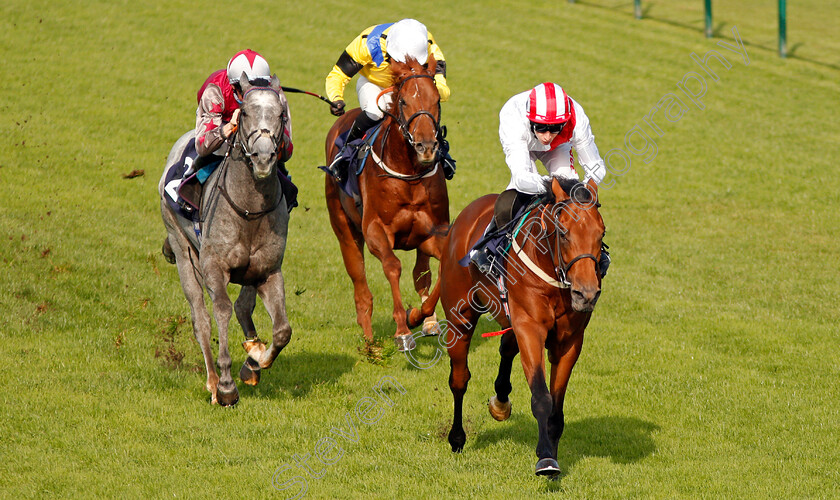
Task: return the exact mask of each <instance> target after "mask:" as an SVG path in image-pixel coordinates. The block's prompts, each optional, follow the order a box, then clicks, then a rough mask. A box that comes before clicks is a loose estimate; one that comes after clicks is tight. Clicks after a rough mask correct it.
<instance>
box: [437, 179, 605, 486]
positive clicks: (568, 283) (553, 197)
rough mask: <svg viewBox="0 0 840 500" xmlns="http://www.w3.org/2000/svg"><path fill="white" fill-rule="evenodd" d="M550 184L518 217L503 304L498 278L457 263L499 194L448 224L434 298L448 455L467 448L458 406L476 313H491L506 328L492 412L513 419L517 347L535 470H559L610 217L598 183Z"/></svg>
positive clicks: (478, 233) (490, 214)
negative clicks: (444, 372)
mask: <svg viewBox="0 0 840 500" xmlns="http://www.w3.org/2000/svg"><path fill="white" fill-rule="evenodd" d="M547 188H548V189H547V193H546V194H545V195H544V196H543V197H542V199H540V200H539V203H538V204H536V203H535V204H533V207H532V209H531V210H530V212H528V213H527V214H526V215H525V216H524V217H523V218H522V219H521V222H519V223H518V227H519V229H518V231H517V232H516V233H514V236H513V238H512V240H511V241H510V250H509V251H508V253H507V256H506V258H505V261H504V264H503V265H500V266H499V268H498V269H499V270H502V269H503V271H504V273H503V274H504V276H505V281H506V295H507V298H506V301H505V299H504V297H502V296H501V294H500V292H499V287H498V286H496V282H495V281H494V280H492V279H490V278H488V276H486V275H484V274H482V273H481V272H479V271H478V269H477V268H476V267H475V265H474V264H470V265H469V266H468V267H464V266H462V265H461V264H459V260H460V259H462V258H463V257H464V256H465V255H467V254H468V253H469V251H470V249H471V248H472V246H473V245H474V244H475V243H476V242H477V240H479V239H480V238H481V237H482V235H483V232H484V229H485V228H486V227H487V225H488V223H489V222H490V220H491V218H492V217H493V211H494V204H495V202H496V199H497V197H498V196H497V195H487V196H484V197H482V198H479V199H478V200H476V201H474V202H472V203H471V204H470V205H468V206H467V207H466V208H465V209H464V210H463V211H462V212H461V214H460V215H459V216H458V217H457V219H456V220H455V222H454V223H453V224H452V227H451V229H450V231H449V235H448V238H447V240H446V246H445V248H444V251H443V255H442V258H441V270H440V278H441V281H440V283H441V286H440V289H438V288H437V287H436V289H435V290H434V291H433V292H432V296H431V297H430V299H429V301H430V302H431V301H437V299H438V297H440V300H441V304H442V305H443V308H444V310H445V312H446V320H447V321H446V324H445V325H442V329H443V333H442V334H441V335H444V336H445V337H444V338H442V339H441V340H445V344H446V347H447V349H448V353H449V358H450V366H451V370H450V375H449V387H450V389H451V390H452V395H453V397H454V417H453V420H452V429H451V430H450V432H449V444H450V445H451V447H452V451H453V452H460V451H462V450H463V448H464V444H465V443H466V434H465V433H464V427H463V424H462V419H463V415H462V410H463V400H464V393H465V392H466V390H467V382H468V381H469V380H470V370H469V367H468V365H467V356H468V354H469V346H470V340H471V339H472V335H473V332H474V331H475V328H476V324H477V322H478V318H479V316H481V315H482V314H484V313H490V314H491V315H493V316H494V318H495V319H496V321H497V322H498V323H499V324H500V325H501V326H502V328H503V329H506V330H507V332H506V333H504V334H503V335H502V338H501V346H500V347H499V354H500V355H501V362H500V364H499V372H498V376H497V377H496V381H495V390H496V394H495V395H494V396H493V397H492V398H491V399H490V402H489V410H490V414H491V415H492V416H493V418H495V419H496V420H499V421H502V420H506V419H507V418H508V417H509V416H510V411H511V403H510V400H509V398H508V396H509V395H510V392H511V390H512V388H511V384H510V373H511V367H512V363H513V359H514V357H515V356H516V355H517V354H518V353H521V356H520V359H521V362H522V368H523V370H524V372H525V379H526V380H527V382H528V386H529V387H530V389H531V411H532V412H533V415H534V418H535V419H536V420H537V424H538V427H539V439H538V442H537V448H536V454H537V459H538V461H537V464H536V474H537V475H542V476H553V475H556V474H558V473H559V472H560V470H559V466H558V464H557V445H558V441H559V439H560V436H561V434H562V433H563V427H564V420H563V399H564V397H565V394H566V387H567V385H568V383H569V377H570V376H571V374H572V368H573V367H574V365H575V362H576V361H577V359H578V356H579V355H580V351H581V347H582V346H583V332H584V330H585V329H586V326H587V325H588V324H589V319H590V317H591V316H592V310H593V308H594V307H595V303H596V302H597V300H598V297H599V296H600V293H601V274H600V269H599V264H598V262H599V258H600V252H601V241H602V239H603V236H604V221H603V219H602V218H601V215H600V213H599V211H598V207H599V206H600V205H599V204H598V203H597V186H596V184H595V183H594V182H592V181H590V182H589V183H587V184H583V183H580V182H578V181H576V180H567V179H561V180H558V179H557V178H554V179H552V180H551V181H550V183H549V184H547ZM505 302H506V303H505ZM433 310H434V309H433V306H426V305H424V307H423V311H422V313H423V315H425V314H430V311H433ZM503 331H504V330H503ZM546 349H547V350H548V360H549V361H550V363H551V376H550V382H549V385H550V387H546V376H545V351H546Z"/></svg>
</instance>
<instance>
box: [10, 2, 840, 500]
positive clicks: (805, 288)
mask: <svg viewBox="0 0 840 500" xmlns="http://www.w3.org/2000/svg"><path fill="white" fill-rule="evenodd" d="M731 3H735V2H730V4H731ZM737 3H738V4H739V5H737V6H735V5H728V4H727V5H724V3H723V2H720V4H721V5H717V4H718V3H717V2H716V3H715V6H714V8H715V10H714V34H715V36H714V37H713V38H711V39H706V38H704V36H703V10H702V2H700V1H699V0H691V1H688V0H679V1H669V2H664V1H656V2H652V1H651V2H648V1H645V2H643V7H644V13H645V19H643V20H635V19H633V15H632V12H633V9H632V4H631V3H630V2H618V1H594V0H593V1H581V2H578V3H569V2H566V1H562V0H561V1H556V2H544V1H540V2H518V1H511V0H500V1H497V2H444V1H432V2H417V3H416V4H417V5H414V6H411V7H409V6H403V5H402V4H401V3H398V2H391V3H384V2H378V1H375V2H356V1H344V2H339V1H334V0H333V1H324V2H267V1H261V0H258V1H252V2H242V3H226V4H223V6H222V7H219V6H218V5H219V4H217V3H214V4H201V5H200V6H199V5H196V3H195V2H186V1H183V0H174V1H167V2H164V1H160V0H148V1H145V2H129V1H125V0H111V1H101V0H99V1H97V0H85V1H78V0H64V1H59V2H49V1H45V0H31V1H27V2H24V1H21V0H7V1H5V2H3V4H2V5H0V28H1V29H0V56H2V61H3V63H2V65H3V84H2V85H0V136H2V137H3V139H2V141H0V241H2V242H0V258H1V259H2V260H0V266H1V267H0V403H2V406H1V407H0V442H2V445H0V496H2V497H7V498H30V497H35V498H43V497H64V498H93V497H110V498H147V497H154V498H157V497H176V498H182V497H189V498H191V497H205V498H206V497H223V498H227V497H231V498H243V497H247V498H291V497H293V496H294V495H295V494H298V493H300V494H305V497H306V498H546V497H550V496H563V497H569V498H721V497H723V498H790V497H812V498H813V497H822V498H830V497H837V496H840V486H838V485H840V473H838V470H840V459H839V458H838V457H839V456H840V454H838V452H837V443H838V442H840V430H838V425H837V423H838V421H840V404H838V400H840V352H838V347H840V342H839V341H840V335H838V333H837V324H838V320H840V313H839V312H838V308H837V304H838V301H839V300H840V280H838V278H837V259H838V257H840V243H839V241H840V224H838V222H839V221H838V215H837V214H838V211H840V196H838V194H837V193H838V192H840V180H838V177H837V173H838V168H837V166H836V165H837V161H836V159H837V158H838V157H840V133H838V130H840V128H838V126H837V115H838V114H840V113H838V112H840V104H838V103H840V99H839V98H840V58H838V54H840V40H838V35H837V33H838V32H840V29H838V19H840V11H838V8H837V6H836V5H823V4H827V3H828V2H818V1H816V0H803V1H801V2H789V3H788V8H789V11H788V16H787V17H788V48H789V53H790V54H789V57H788V58H787V59H781V58H779V57H778V55H777V52H776V43H777V42H776V25H775V23H776V11H775V6H774V5H773V4H774V3H773V2H759V1H757V0H750V1H748V2H737ZM205 9H207V10H205ZM214 9H215V11H214ZM403 17H416V18H418V19H420V20H422V21H423V22H425V23H426V24H427V25H428V26H429V28H430V29H431V31H432V33H433V34H434V35H435V37H436V39H437V41H438V42H439V44H440V45H441V47H442V48H443V51H444V53H445V55H446V58H447V62H448V80H449V84H450V87H451V89H452V99H451V100H450V102H448V103H444V104H443V118H444V123H445V124H446V125H447V126H448V129H449V139H450V141H451V143H452V154H453V156H454V157H455V158H456V159H457V160H458V174H457V176H456V177H455V178H454V180H453V181H451V182H450V184H449V188H450V197H451V200H450V201H451V212H452V216H453V218H454V217H455V216H456V215H457V214H458V212H459V211H460V210H461V209H462V208H463V207H464V206H466V205H467V204H468V203H469V202H470V201H471V200H473V199H475V198H477V197H478V196H481V195H483V194H486V193H490V192H497V191H500V190H502V189H503V188H504V187H505V185H506V183H507V182H508V178H509V174H508V171H507V168H506V166H505V164H504V158H503V155H502V153H501V148H500V146H499V143H498V133H497V129H498V111H499V109H500V107H501V106H502V104H503V103H504V102H505V100H506V99H507V98H508V97H510V96H511V95H513V94H514V93H517V92H521V91H523V90H526V89H528V88H530V87H532V86H534V85H535V84H537V83H540V82H542V81H556V82H559V83H561V84H562V85H563V86H564V87H565V88H566V89H567V91H568V92H569V94H570V95H571V96H573V97H574V98H575V99H576V100H578V101H579V102H580V103H581V104H582V105H583V107H584V108H585V109H586V112H587V114H588V115H589V117H590V119H591V121H592V127H593V131H594V133H595V135H596V142H597V144H598V147H599V149H600V151H601V153H602V155H607V153H608V152H612V153H611V155H610V159H611V165H612V166H613V167H621V168H614V170H613V172H612V173H611V174H610V175H609V176H608V177H607V179H606V180H605V185H604V186H602V190H601V199H602V203H603V207H602V214H603V216H604V219H605V221H606V224H607V227H608V233H607V239H606V242H607V243H608V244H609V245H610V247H611V249H612V255H613V258H614V261H613V265H612V267H611V268H610V274H609V276H607V278H606V279H605V280H604V283H603V294H602V298H601V300H600V302H599V303H598V306H597V308H596V311H595V313H594V316H593V318H592V321H591V323H590V326H589V328H588V330H587V332H586V341H585V349H584V351H583V354H582V356H581V358H580V360H579V362H578V364H577V366H576V368H575V371H574V373H573V375H572V379H571V382H570V386H569V393H568V395H567V398H566V405H565V409H566V430H565V434H564V435H563V437H562V439H561V440H560V451H559V457H558V461H559V463H560V466H561V468H562V471H563V472H562V475H561V476H560V478H559V480H556V481H547V480H545V479H541V478H537V477H535V476H534V474H533V468H534V463H535V461H536V458H535V456H534V448H535V445H536V437H537V431H536V422H535V420H534V419H533V417H532V415H531V413H530V404H529V401H530V394H529V392H528V389H527V386H526V385H525V383H524V377H523V376H522V371H521V369H520V368H519V366H518V364H515V365H514V371H513V377H512V380H513V386H514V390H513V393H512V396H511V398H512V401H513V415H512V417H511V419H510V420H509V421H507V422H501V423H500V422H496V421H494V420H492V419H491V418H490V416H489V415H488V413H487V409H486V401H487V398H488V397H489V396H490V395H491V394H492V390H493V389H492V383H493V378H494V376H495V372H496V367H497V359H498V355H497V349H498V340H497V339H496V338H491V339H482V338H479V337H478V336H477V337H476V338H475V339H474V342H473V347H472V355H471V357H470V361H471V370H472V374H473V377H472V380H471V383H470V388H469V391H468V392H467V395H466V399H465V410H464V412H465V427H466V431H467V444H466V447H465V449H464V452H463V453H461V454H453V453H451V452H450V450H449V445H448V444H447V442H446V433H447V432H448V430H449V425H450V423H451V418H452V415H451V410H452V398H451V394H450V392H449V388H448V384H447V378H448V362H447V358H446V355H445V354H444V355H443V357H442V358H438V359H437V360H436V358H435V356H436V355H437V354H438V348H437V344H436V341H435V339H424V340H422V341H421V342H420V346H419V348H418V350H417V357H418V360H420V361H422V362H425V363H427V364H428V365H429V366H428V368H427V369H418V368H415V367H414V366H412V364H411V363H409V361H408V360H407V359H406V358H405V357H404V356H403V355H401V354H399V353H396V352H394V350H393V348H392V346H391V342H390V337H391V335H392V334H393V332H394V327H393V323H392V320H391V314H390V309H391V304H390V300H389V295H390V293H389V291H388V287H387V282H386V281H385V278H384V276H383V275H382V271H381V267H380V266H379V263H378V261H376V259H375V258H373V257H371V256H369V259H368V262H367V268H368V276H369V280H370V284H371V288H372V291H373V294H374V297H375V309H374V316H373V321H374V327H375V331H376V339H377V341H378V343H379V345H380V346H381V347H382V348H381V350H379V351H377V352H375V353H374V355H373V356H369V355H366V354H365V353H362V352H361V351H360V347H361V346H362V342H361V332H360V329H359V328H358V327H357V325H356V324H355V314H354V307H353V299H352V287H351V284H350V280H349V278H348V277H347V276H346V274H345V271H344V269H343V266H342V263H341V258H340V254H339V251H338V245H337V243H336V241H335V238H334V236H333V234H332V231H331V229H330V226H329V222H328V217H327V213H326V209H325V205H324V200H323V174H322V173H321V172H320V171H319V170H317V169H316V168H315V167H316V166H317V165H320V164H323V163H324V158H323V141H324V137H325V135H326V132H327V130H328V129H329V127H330V125H331V124H332V122H333V117H332V116H331V115H330V114H329V112H328V108H327V106H326V105H325V104H324V103H323V102H320V101H318V100H317V99H314V98H311V97H308V96H305V95H299V94H297V95H290V96H289V100H290V103H291V104H290V105H291V111H292V117H293V123H294V138H295V154H294V157H293V159H292V161H291V162H290V163H289V165H288V167H289V169H290V171H291V172H292V175H293V179H294V181H295V182H296V183H297V184H298V185H299V187H300V189H301V193H300V201H301V206H300V207H298V208H297V209H296V210H295V211H294V212H293V213H292V218H291V224H290V231H289V242H288V247H287V254H286V260H285V262H284V265H283V269H284V274H285V277H286V292H287V307H288V313H289V317H290V320H291V324H292V328H293V337H292V341H291V343H290V344H289V345H288V347H287V348H286V349H285V350H284V351H283V352H282V353H281V355H280V357H279V358H278V360H277V362H276V363H275V366H274V367H273V368H272V369H271V370H269V371H267V372H265V373H264V374H263V379H262V382H261V383H260V385H259V386H258V387H256V388H251V387H244V386H242V384H241V383H240V384H239V390H240V396H241V400H240V402H239V404H238V405H237V406H236V407H234V408H229V409H224V408H219V407H211V406H210V405H208V404H207V401H208V394H207V393H206V392H205V390H204V389H203V385H204V373H203V363H202V361H201V356H200V353H199V349H198V346H197V344H196V342H195V341H194V340H193V338H192V332H191V327H190V322H189V308H188V306H187V302H186V300H185V299H184V297H183V294H182V292H181V288H180V285H179V283H178V277H177V273H176V270H175V268H174V266H171V265H168V264H166V263H165V261H164V260H163V258H162V256H161V255H160V245H161V243H162V241H163V238H164V235H165V232H164V230H163V225H162V223H161V221H160V214H159V210H158V195H157V183H158V177H159V174H160V171H161V169H162V167H163V163H164V160H165V158H166V155H167V153H168V151H169V148H170V146H171V144H172V143H173V142H174V141H175V139H177V138H178V137H179V136H180V135H181V133H183V132H184V131H186V130H187V129H189V128H190V127H192V126H193V124H194V110H195V93H196V90H197V88H198V86H199V85H200V84H201V82H202V81H203V80H204V78H205V77H206V76H207V75H208V74H209V73H211V72H212V71H214V70H216V69H218V68H221V67H222V66H224V64H225V63H226V61H227V59H228V58H229V57H230V56H231V55H232V54H233V53H235V52H236V51H238V50H240V49H242V48H252V49H255V50H257V51H259V52H261V53H262V54H263V55H264V56H265V57H266V58H267V59H268V61H269V62H270V63H271V65H272V69H273V70H274V71H276V72H277V74H278V75H279V76H280V79H281V81H282V82H283V84H285V85H288V86H291V87H298V88H303V89H306V90H310V91H314V92H317V93H323V79H324V77H325V76H326V74H327V73H328V72H329V70H330V68H331V67H332V64H333V63H334V62H335V60H336V59H337V57H338V55H339V54H340V53H341V51H342V50H343V48H344V47H345V45H346V44H347V43H348V42H349V41H350V40H351V39H352V38H353V37H355V36H356V35H357V34H358V32H359V31H360V30H362V29H363V28H364V27H366V26H369V25H371V24H375V23H379V22H387V21H392V20H396V19H400V18H403ZM741 44H742V45H741ZM712 50H714V51H717V53H718V54H720V55H721V56H722V57H723V58H725V60H726V64H728V65H729V67H728V69H727V68H726V67H725V65H724V63H723V62H722V61H721V60H719V59H715V58H714V56H713V57H712V59H710V60H709V62H708V64H709V69H710V70H711V72H712V73H714V75H715V77H717V79H715V78H714V77H713V76H712V75H711V74H709V73H708V72H706V71H705V70H703V69H702V68H701V67H700V66H699V65H698V63H697V62H695V60H694V59H693V58H692V54H695V55H696V56H697V57H699V58H701V59H702V58H703V57H705V56H706V54H708V53H709V51H712ZM693 75H697V76H693ZM680 84H682V85H683V87H684V88H685V89H686V90H685V91H683V90H682V89H681V88H680V87H679V85H680ZM353 85H354V83H351V84H350V86H349V88H348V92H347V96H348V105H349V106H353V105H354V104H355V97H354V92H353V90H352V89H353V88H354V87H353ZM687 92H688V93H692V94H694V95H695V96H700V95H701V94H702V97H696V98H695V99H694V100H692V99H690V98H689V97H688V96H687V95H686V93H687ZM671 95H673V96H677V97H680V99H681V101H683V103H684V108H683V107H680V106H677V105H674V106H676V107H674V108H671V112H672V114H671V115H670V118H671V120H668V116H664V113H665V111H664V110H660V111H659V113H658V114H656V115H655V118H653V123H654V125H655V126H656V127H658V130H655V129H654V128H653V126H652V125H651V124H650V123H649V121H648V120H646V117H648V115H649V113H650V111H651V109H652V108H654V107H657V106H658V105H661V104H663V103H668V102H671V103H672V104H673V103H674V102H675V101H674V100H673V99H672V98H670V96H671ZM669 99H671V100H670V101H669ZM666 108H667V106H666ZM701 108H702V109H701ZM648 118H649V119H650V117H648ZM622 154H623V155H624V156H622ZM622 158H626V159H627V160H628V161H626V162H624V163H622ZM622 165H623V166H622ZM134 170H142V171H143V175H139V176H133V177H132V176H130V175H128V174H130V173H131V172H132V171H134ZM619 174H621V175H619ZM135 175H136V174H135ZM124 176H126V177H124ZM401 257H404V259H403V262H404V268H405V269H406V272H405V273H404V276H403V281H402V285H403V286H402V288H403V293H404V296H405V297H406V300H407V302H409V303H415V304H416V302H417V299H416V298H415V296H414V295H413V289H412V287H411V284H410V272H409V271H410V266H411V265H413V256H412V255H409V254H401ZM434 269H435V272H436V265H435V266H434ZM230 290H231V292H233V293H235V292H236V290H237V287H235V286H231V287H230ZM439 313H442V311H440V310H439ZM256 323H257V327H258V330H259V331H260V332H261V334H262V336H263V338H267V337H268V334H267V332H268V331H269V329H270V323H269V320H268V317H267V315H266V313H265V311H264V310H263V309H262V306H261V305H259V304H258V307H257V312H256ZM494 329H496V325H495V324H494V323H492V322H491V321H489V320H482V321H481V323H480V324H479V330H478V331H479V332H486V331H490V330H494ZM231 332H232V334H231V339H232V341H231V351H232V353H233V358H234V367H235V368H238V366H239V364H240V363H241V362H242V361H243V360H244V358H245V353H244V351H243V350H242V349H240V348H239V347H238V345H237V344H238V343H239V342H240V341H241V339H242V334H241V331H240V330H239V327H238V326H237V325H233V326H232V328H231ZM380 384H385V385H387V386H388V387H391V388H390V389H389V390H386V391H383V393H384V394H386V395H387V396H388V398H390V399H389V401H391V402H392V403H393V404H392V405H387V404H384V403H380V404H381V405H382V406H380V407H379V408H380V409H379V410H378V413H377V412H374V413H371V414H368V415H367V416H368V420H367V421H362V420H360V419H359V417H358V416H357V414H356V408H357V405H360V407H364V405H365V404H367V403H369V402H370V400H369V399H366V398H376V399H375V400H378V401H386V400H384V399H382V396H381V395H379V394H378V393H377V392H376V387H378V386H379V385H380ZM374 417H375V418H374ZM329 438H334V441H330V439H329ZM332 443H336V444H337V446H339V447H340V448H332V449H330V448H329V446H330V445H332ZM316 455H321V457H322V458H323V459H324V460H326V462H327V463H326V464H325V463H323V462H321V461H319V460H318V458H316ZM283 488H286V489H283ZM281 490H282V491H281Z"/></svg>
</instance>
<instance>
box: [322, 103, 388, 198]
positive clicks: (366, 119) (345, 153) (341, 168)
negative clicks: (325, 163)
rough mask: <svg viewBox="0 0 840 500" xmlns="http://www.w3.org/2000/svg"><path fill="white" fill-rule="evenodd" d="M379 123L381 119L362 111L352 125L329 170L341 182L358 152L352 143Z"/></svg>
mask: <svg viewBox="0 0 840 500" xmlns="http://www.w3.org/2000/svg"><path fill="white" fill-rule="evenodd" d="M377 123H379V120H376V119H374V118H371V117H370V116H369V115H368V114H367V113H365V112H364V111H362V112H361V113H359V116H357V117H356V120H355V121H354V122H353V125H351V126H350V132H349V133H348V134H347V140H346V141H344V146H343V147H342V148H341V149H340V150H339V151H338V154H336V155H335V158H334V159H333V161H332V163H330V166H329V167H328V168H329V171H330V174H332V176H333V177H335V178H336V180H338V181H339V182H341V181H343V180H344V178H345V176H346V174H347V166H348V165H349V164H350V159H351V158H352V157H353V155H355V154H356V148H355V147H354V146H351V145H350V143H351V142H353V141H355V140H357V139H361V138H362V137H364V135H365V132H367V131H368V130H369V129H370V128H371V127H373V126H374V125H376V124H377Z"/></svg>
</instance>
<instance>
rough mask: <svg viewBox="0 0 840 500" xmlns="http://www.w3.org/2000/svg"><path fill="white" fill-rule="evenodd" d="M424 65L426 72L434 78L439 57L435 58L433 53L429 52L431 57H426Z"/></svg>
mask: <svg viewBox="0 0 840 500" xmlns="http://www.w3.org/2000/svg"><path fill="white" fill-rule="evenodd" d="M423 67H424V68H425V69H426V73H428V74H429V76H431V77H432V78H434V76H435V71H437V59H435V56H434V55H433V54H429V58H428V59H426V64H424V65H423Z"/></svg>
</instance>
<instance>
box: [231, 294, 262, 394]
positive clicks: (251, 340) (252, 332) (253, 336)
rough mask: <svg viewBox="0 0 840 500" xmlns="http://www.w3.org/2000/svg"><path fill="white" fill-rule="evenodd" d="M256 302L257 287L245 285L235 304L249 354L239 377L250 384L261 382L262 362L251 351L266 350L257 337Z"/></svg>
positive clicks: (244, 345) (245, 347) (244, 344)
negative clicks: (255, 322) (254, 317)
mask: <svg viewBox="0 0 840 500" xmlns="http://www.w3.org/2000/svg"><path fill="white" fill-rule="evenodd" d="M256 304H257V289H256V288H254V287H252V286H243V287H242V289H241V290H240V291H239V297H237V298H236V302H234V304H233V311H234V312H235V313H236V319H237V320H239V325H240V326H241V327H242V333H243V334H245V342H243V343H242V347H243V348H244V349H245V352H247V353H248V354H249V356H248V357H247V358H245V362H244V363H242V368H240V369H239V378H240V379H241V380H242V382H244V383H245V384H248V385H257V384H258V383H259V382H260V364H259V362H258V361H255V360H254V359H253V358H251V356H250V353H251V351H253V350H255V349H256V350H259V351H260V352H263V351H265V344H263V343H262V341H261V340H260V339H259V337H257V328H256V327H255V326H254V320H253V314H254V307H255V306H256Z"/></svg>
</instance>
